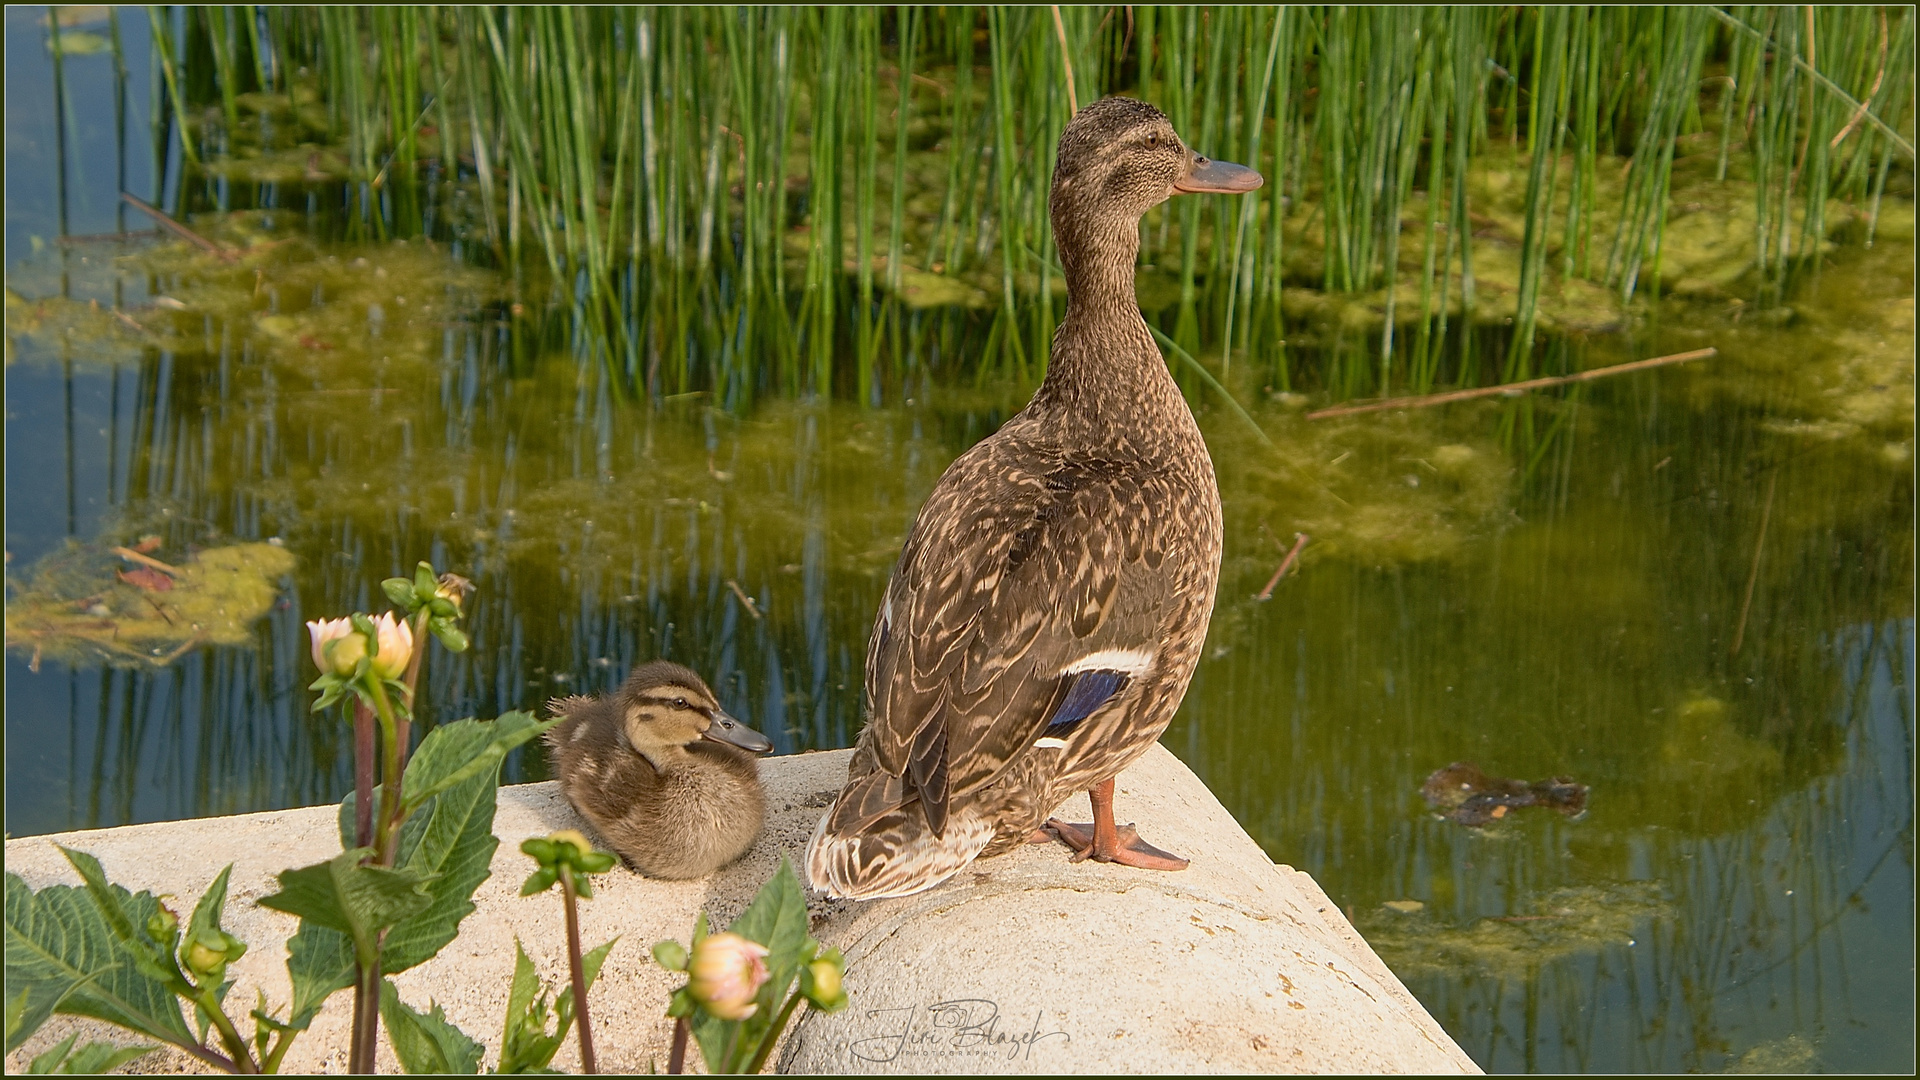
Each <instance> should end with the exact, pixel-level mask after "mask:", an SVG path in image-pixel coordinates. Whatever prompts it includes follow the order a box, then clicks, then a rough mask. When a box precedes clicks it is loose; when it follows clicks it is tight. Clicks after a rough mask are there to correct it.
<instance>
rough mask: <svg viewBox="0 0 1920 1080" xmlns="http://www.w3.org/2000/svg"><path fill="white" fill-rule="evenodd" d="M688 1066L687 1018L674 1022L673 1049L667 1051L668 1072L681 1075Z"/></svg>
mask: <svg viewBox="0 0 1920 1080" xmlns="http://www.w3.org/2000/svg"><path fill="white" fill-rule="evenodd" d="M686 1068H687V1018H686V1017H684V1016H682V1017H680V1018H679V1019H677V1020H675V1021H674V1022H673V1049H672V1050H670V1051H668V1052H667V1074H668V1075H669V1076H679V1075H680V1074H681V1073H683V1072H685V1071H686Z"/></svg>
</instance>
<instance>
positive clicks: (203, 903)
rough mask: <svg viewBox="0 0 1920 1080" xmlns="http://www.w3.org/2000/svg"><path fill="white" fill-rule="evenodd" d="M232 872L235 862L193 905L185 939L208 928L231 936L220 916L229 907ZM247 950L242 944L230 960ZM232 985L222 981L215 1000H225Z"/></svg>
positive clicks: (190, 939) (195, 935)
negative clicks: (228, 897) (228, 888)
mask: <svg viewBox="0 0 1920 1080" xmlns="http://www.w3.org/2000/svg"><path fill="white" fill-rule="evenodd" d="M232 874H233V864H232V863H228V864H227V868H226V869H224V870H222V871H220V874H219V876H218V877H216V878H214V879H213V884H211V885H209V886H207V891H206V892H205V893H202V894H201V896H200V902H199V903H198V904H195V905H194V906H193V917H192V918H190V919H188V920H187V933H186V937H185V938H184V940H186V941H195V940H197V939H198V938H199V937H200V934H201V933H202V932H203V931H206V930H213V931H216V932H218V933H219V935H220V936H221V937H222V938H227V937H230V935H228V934H227V930H226V927H224V926H221V925H220V916H221V914H222V913H223V912H225V910H226V907H227V878H228V877H229V876H231V875H232ZM235 940H237V939H235ZM245 952H246V946H245V945H244V944H242V945H241V946H240V952H239V953H233V954H231V955H229V956H228V958H227V959H228V962H229V963H231V962H232V961H234V960H238V959H240V956H241V954H243V953H245ZM203 985H204V984H203ZM231 985H232V984H231V983H222V984H221V985H220V987H219V988H218V989H216V990H215V991H214V998H215V1000H217V1001H225V1000H226V999H227V989H228V987H230V986H231Z"/></svg>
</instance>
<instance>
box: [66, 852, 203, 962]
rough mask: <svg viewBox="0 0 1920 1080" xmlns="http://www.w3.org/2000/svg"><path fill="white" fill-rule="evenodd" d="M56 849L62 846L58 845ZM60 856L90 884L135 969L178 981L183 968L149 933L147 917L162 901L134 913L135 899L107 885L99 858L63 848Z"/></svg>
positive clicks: (93, 896) (89, 892)
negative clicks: (129, 904)
mask: <svg viewBox="0 0 1920 1080" xmlns="http://www.w3.org/2000/svg"><path fill="white" fill-rule="evenodd" d="M54 846H55V847H59V845H58V844H56V845H54ZM60 854H62V855H65V856H66V857H67V862H69V863H71V864H73V868H74V869H75V870H77V871H79V873H80V879H81V880H82V881H84V882H86V884H87V895H88V896H89V897H90V898H91V899H92V900H93V903H94V907H96V908H98V909H99V911H100V915H101V917H102V918H103V919H104V920H105V921H106V924H107V929H108V930H109V931H111V932H112V933H113V936H114V937H115V938H117V939H118V940H119V942H120V944H121V946H122V947H123V948H124V949H125V952H126V955H127V956H128V957H129V958H130V959H131V960H132V962H133V964H134V966H135V967H136V968H137V969H139V971H140V972H141V973H142V974H144V975H146V976H147V977H148V978H152V979H157V980H160V981H161V982H162V983H165V982H166V981H167V980H169V979H176V978H179V977H180V969H179V967H178V966H177V965H176V964H175V963H174V958H173V955H172V952H171V950H169V949H168V948H167V947H165V946H163V945H160V944H158V943H156V942H155V941H154V940H153V938H152V937H150V936H148V934H147V918H148V916H150V915H152V914H154V913H155V912H156V911H157V910H158V909H159V905H160V901H159V900H158V899H157V898H156V899H154V901H153V907H152V908H149V909H143V910H141V911H139V912H138V913H135V912H134V911H133V910H132V909H130V908H129V907H128V906H127V903H126V902H127V901H128V900H131V899H133V897H132V895H131V894H129V893H128V892H127V890H125V889H122V888H120V887H119V886H118V885H113V884H110V883H108V881H107V872H106V871H105V870H103V869H101V867H100V860H99V859H96V858H94V857H93V856H91V855H89V854H87V853H86V852H84V851H74V850H73V849H71V848H64V847H63V848H60ZM141 895H142V896H145V895H147V894H146V893H142V894H141Z"/></svg>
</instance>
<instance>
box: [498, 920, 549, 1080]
mask: <svg viewBox="0 0 1920 1080" xmlns="http://www.w3.org/2000/svg"><path fill="white" fill-rule="evenodd" d="M513 949H514V960H513V986H512V987H511V989H509V990H508V992H507V1019H506V1028H505V1030H504V1031H503V1032H502V1033H501V1036H500V1066H499V1068H498V1069H496V1070H495V1071H496V1072H499V1073H501V1074H502V1075H505V1074H509V1073H529V1072H544V1071H546V1069H547V1066H548V1064H550V1063H551V1062H552V1061H553V1055H554V1054H555V1053H557V1052H559V1050H560V1044H561V1042H562V1041H563V1039H564V1037H565V1035H566V1028H565V1025H562V1026H561V1030H560V1031H559V1032H558V1033H555V1032H551V1031H548V1030H547V995H546V993H545V992H544V991H543V990H541V988H540V977H539V976H538V975H536V974H535V973H534V969H533V960H532V959H530V958H529V957H528V956H527V950H526V949H524V948H522V947H521V945H520V939H519V938H517V937H516V938H514V939H513Z"/></svg>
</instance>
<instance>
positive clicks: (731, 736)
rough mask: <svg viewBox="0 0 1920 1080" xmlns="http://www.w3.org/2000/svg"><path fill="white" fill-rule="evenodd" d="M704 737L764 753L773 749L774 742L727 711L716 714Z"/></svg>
mask: <svg viewBox="0 0 1920 1080" xmlns="http://www.w3.org/2000/svg"><path fill="white" fill-rule="evenodd" d="M704 737H705V738H708V739H712V740H713V741H714V742H717V743H726V744H727V745H728V746H737V747H739V748H740V749H742V750H745V751H747V752H748V753H752V754H764V753H766V752H767V751H769V750H772V749H773V744H772V743H770V742H768V741H767V737H766V736H765V735H762V734H760V733H759V732H757V731H755V730H753V729H752V728H750V727H748V726H747V725H745V724H743V723H741V722H740V721H738V720H735V719H734V718H733V717H731V716H728V715H727V714H726V713H715V714H714V717H713V724H712V725H711V726H709V727H708V728H707V730H706V733H705V735H704Z"/></svg>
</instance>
